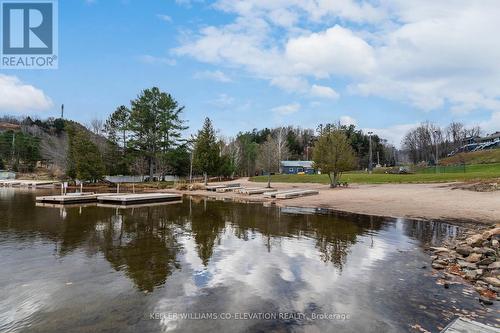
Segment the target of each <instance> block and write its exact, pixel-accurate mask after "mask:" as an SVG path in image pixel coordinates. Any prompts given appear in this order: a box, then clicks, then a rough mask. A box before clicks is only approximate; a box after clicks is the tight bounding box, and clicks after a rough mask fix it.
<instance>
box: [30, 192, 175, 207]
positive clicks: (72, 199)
mask: <svg viewBox="0 0 500 333" xmlns="http://www.w3.org/2000/svg"><path fill="white" fill-rule="evenodd" d="M181 199H182V195H180V194H172V193H138V194H132V193H121V194H120V193H92V192H90V193H71V194H66V195H51V196H43V197H36V201H37V202H42V203H53V204H75V203H90V202H99V203H111V204H115V205H129V204H145V203H151V202H167V201H179V200H181Z"/></svg>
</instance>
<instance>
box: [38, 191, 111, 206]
mask: <svg viewBox="0 0 500 333" xmlns="http://www.w3.org/2000/svg"><path fill="white" fill-rule="evenodd" d="M112 195H117V194H116V193H93V192H88V193H85V192H84V193H68V194H66V195H48V196H43V197H36V201H37V202H42V203H53V204H62V205H64V204H77V203H87V202H97V197H103V196H112Z"/></svg>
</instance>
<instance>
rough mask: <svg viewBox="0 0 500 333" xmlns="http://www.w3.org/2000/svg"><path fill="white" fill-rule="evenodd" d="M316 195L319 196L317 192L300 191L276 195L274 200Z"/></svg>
mask: <svg viewBox="0 0 500 333" xmlns="http://www.w3.org/2000/svg"><path fill="white" fill-rule="evenodd" d="M317 194H319V191H316V190H302V191H296V192H288V193H282V194H278V195H276V199H292V198H298V197H305V196H309V195H317Z"/></svg>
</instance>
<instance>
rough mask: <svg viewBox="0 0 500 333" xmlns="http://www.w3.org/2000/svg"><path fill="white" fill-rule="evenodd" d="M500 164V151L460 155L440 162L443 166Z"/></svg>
mask: <svg viewBox="0 0 500 333" xmlns="http://www.w3.org/2000/svg"><path fill="white" fill-rule="evenodd" d="M464 163H465V164H490V163H500V149H491V150H482V151H475V152H470V153H460V154H457V155H455V156H451V157H447V158H444V159H442V160H441V161H439V164H441V165H457V164H464Z"/></svg>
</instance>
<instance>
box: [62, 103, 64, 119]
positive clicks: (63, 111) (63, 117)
mask: <svg viewBox="0 0 500 333" xmlns="http://www.w3.org/2000/svg"><path fill="white" fill-rule="evenodd" d="M61 119H64V104H61Z"/></svg>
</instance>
